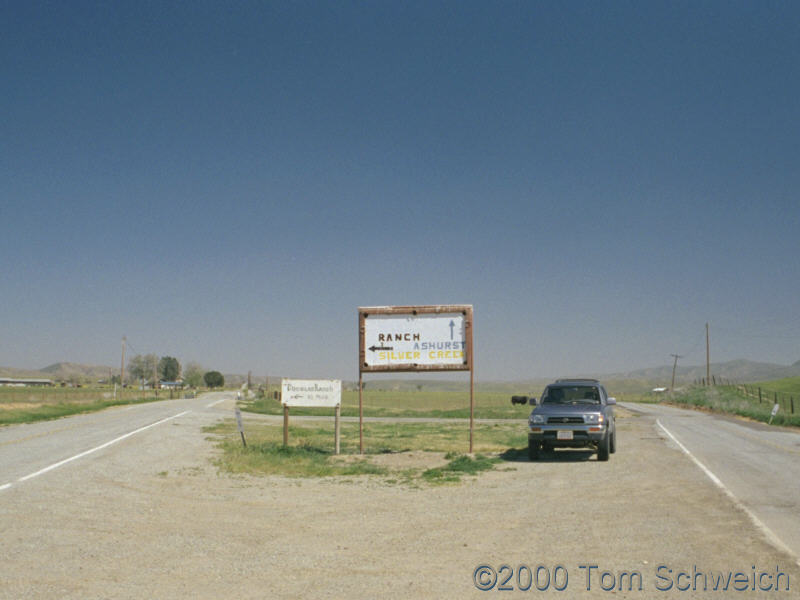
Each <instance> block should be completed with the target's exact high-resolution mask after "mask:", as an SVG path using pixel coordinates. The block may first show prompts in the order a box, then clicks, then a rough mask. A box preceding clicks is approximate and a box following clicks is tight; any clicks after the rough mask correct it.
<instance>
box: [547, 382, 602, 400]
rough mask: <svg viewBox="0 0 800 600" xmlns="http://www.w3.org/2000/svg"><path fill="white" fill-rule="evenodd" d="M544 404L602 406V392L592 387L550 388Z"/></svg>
mask: <svg viewBox="0 0 800 600" xmlns="http://www.w3.org/2000/svg"><path fill="white" fill-rule="evenodd" d="M542 404H600V392H599V390H598V389H597V388H596V387H594V386H591V385H571V386H558V387H548V388H547V391H546V393H545V395H544V397H543V398H542Z"/></svg>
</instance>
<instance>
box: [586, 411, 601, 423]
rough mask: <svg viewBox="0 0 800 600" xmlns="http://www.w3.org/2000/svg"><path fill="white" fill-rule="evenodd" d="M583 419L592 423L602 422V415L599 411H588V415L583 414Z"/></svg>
mask: <svg viewBox="0 0 800 600" xmlns="http://www.w3.org/2000/svg"><path fill="white" fill-rule="evenodd" d="M583 421H584V422H585V423H592V424H598V425H599V424H600V423H602V422H603V415H601V414H600V413H589V414H588V415H583Z"/></svg>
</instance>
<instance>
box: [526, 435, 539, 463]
mask: <svg viewBox="0 0 800 600" xmlns="http://www.w3.org/2000/svg"><path fill="white" fill-rule="evenodd" d="M540 452H541V445H540V444H539V442H534V441H532V440H528V460H539V454H540Z"/></svg>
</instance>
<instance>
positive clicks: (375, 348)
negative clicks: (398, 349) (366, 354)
mask: <svg viewBox="0 0 800 600" xmlns="http://www.w3.org/2000/svg"><path fill="white" fill-rule="evenodd" d="M367 350H372V351H373V352H375V350H394V347H393V346H370V347H369V348H367Z"/></svg>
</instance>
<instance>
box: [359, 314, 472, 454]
mask: <svg viewBox="0 0 800 600" xmlns="http://www.w3.org/2000/svg"><path fill="white" fill-rule="evenodd" d="M443 313H461V314H462V315H464V339H465V344H466V347H465V349H464V351H465V353H466V360H465V361H464V362H463V364H440V365H421V364H417V363H399V364H394V365H369V364H367V360H366V351H367V348H366V341H365V333H366V320H367V319H368V318H369V316H370V315H397V316H402V315H409V316H415V315H430V314H434V315H435V314H443ZM472 332H473V313H472V305H471V304H434V305H421V306H359V307H358V444H359V449H360V452H361V454H364V402H363V389H364V373H389V372H395V373H411V372H427V373H430V372H436V371H469V452H470V454H471V453H472V449H473V431H474V422H475V362H474V353H473V342H472V339H473V338H472Z"/></svg>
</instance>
